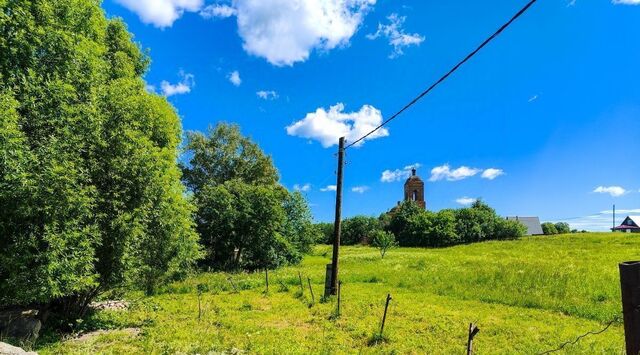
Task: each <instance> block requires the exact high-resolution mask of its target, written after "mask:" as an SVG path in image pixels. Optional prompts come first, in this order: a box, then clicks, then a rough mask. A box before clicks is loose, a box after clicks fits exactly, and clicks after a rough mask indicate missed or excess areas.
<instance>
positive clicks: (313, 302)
mask: <svg viewBox="0 0 640 355" xmlns="http://www.w3.org/2000/svg"><path fill="white" fill-rule="evenodd" d="M307 282H308V283H309V292H311V304H315V303H316V298H315V296H314V295H313V288H312V287H311V278H310V277H307Z"/></svg>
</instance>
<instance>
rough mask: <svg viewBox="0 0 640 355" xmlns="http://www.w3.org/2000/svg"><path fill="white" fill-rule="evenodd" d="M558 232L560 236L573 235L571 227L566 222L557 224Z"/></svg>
mask: <svg viewBox="0 0 640 355" xmlns="http://www.w3.org/2000/svg"><path fill="white" fill-rule="evenodd" d="M556 230H557V231H558V234H569V233H571V227H569V223H566V222H558V223H556Z"/></svg>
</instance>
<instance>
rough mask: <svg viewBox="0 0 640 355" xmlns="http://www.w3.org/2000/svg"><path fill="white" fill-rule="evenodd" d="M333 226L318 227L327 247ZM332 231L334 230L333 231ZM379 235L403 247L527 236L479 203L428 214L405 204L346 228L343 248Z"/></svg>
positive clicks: (359, 219) (350, 222) (522, 228)
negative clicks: (387, 234)
mask: <svg viewBox="0 0 640 355" xmlns="http://www.w3.org/2000/svg"><path fill="white" fill-rule="evenodd" d="M331 226H332V225H330V224H328V223H321V224H318V228H319V229H320V230H321V231H322V232H323V240H324V241H325V242H326V243H331V242H332V241H333V237H332V236H333V229H332V227H331ZM329 227H331V228H329ZM378 231H387V232H391V233H392V234H393V235H394V237H395V240H396V241H397V243H398V244H399V245H400V246H406V247H444V246H451V245H457V244H464V243H474V242H481V241H486V240H505V239H514V238H519V237H522V236H523V235H524V233H525V232H526V227H525V226H524V225H522V224H521V223H520V222H517V221H511V220H506V219H504V218H502V217H500V216H498V215H497V214H496V212H495V210H493V209H492V208H491V207H489V206H488V205H487V204H486V203H484V202H482V201H476V202H475V203H474V204H473V205H472V206H471V207H469V208H460V209H455V210H454V209H445V210H441V211H438V212H431V211H425V210H424V209H422V208H421V207H420V206H418V205H417V204H416V203H414V202H411V201H407V202H403V203H401V204H400V205H399V206H397V207H396V208H394V209H393V210H392V211H390V212H388V213H385V214H382V215H381V216H380V217H379V218H375V217H367V216H356V217H353V218H348V219H346V220H345V221H344V222H343V224H342V237H341V240H340V241H341V244H344V245H354V244H369V243H370V242H372V241H373V239H374V237H375V236H376V235H378Z"/></svg>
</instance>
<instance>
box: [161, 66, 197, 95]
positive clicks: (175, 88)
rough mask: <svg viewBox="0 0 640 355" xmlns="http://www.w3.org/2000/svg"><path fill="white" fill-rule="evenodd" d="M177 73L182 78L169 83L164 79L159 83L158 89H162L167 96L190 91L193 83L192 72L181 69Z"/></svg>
mask: <svg viewBox="0 0 640 355" xmlns="http://www.w3.org/2000/svg"><path fill="white" fill-rule="evenodd" d="M179 75H180V76H181V77H182V79H181V80H180V82H178V83H175V84H171V83H170V82H168V81H166V80H163V81H162V82H161V83H160V90H162V94H163V95H164V96H166V97H169V96H173V95H180V94H186V93H189V92H191V88H193V86H194V85H195V80H194V77H193V74H187V73H184V72H182V71H181V72H180V74H179ZM154 89H155V88H154Z"/></svg>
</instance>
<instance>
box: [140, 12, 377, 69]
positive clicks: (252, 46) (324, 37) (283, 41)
mask: <svg viewBox="0 0 640 355" xmlns="http://www.w3.org/2000/svg"><path fill="white" fill-rule="evenodd" d="M130 1H133V0H130ZM375 3H376V0H323V1H318V0H234V1H233V3H232V5H231V6H229V5H220V4H216V5H210V6H207V8H205V10H203V11H202V15H203V17H229V16H236V18H237V23H238V33H239V34H240V37H241V38H242V41H243V44H242V46H243V48H244V50H245V51H247V52H248V53H250V54H252V55H255V56H258V57H262V58H265V59H266V60H267V61H268V62H269V63H271V64H273V65H277V66H285V65H293V64H294V63H296V62H304V61H305V60H307V59H308V58H309V55H310V53H311V52H312V51H313V50H323V51H328V50H331V49H334V48H336V47H339V46H343V45H347V44H348V43H349V40H350V39H351V37H352V36H353V35H354V34H355V33H356V31H357V30H358V28H359V27H360V24H361V23H362V20H363V18H364V16H365V14H366V13H367V12H368V10H369V9H370V8H371V7H372V6H373V5H375Z"/></svg>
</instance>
